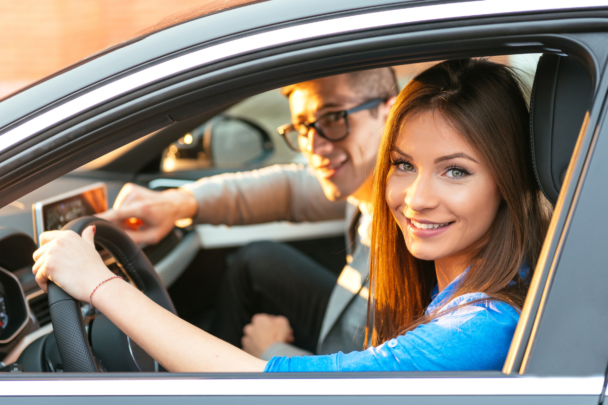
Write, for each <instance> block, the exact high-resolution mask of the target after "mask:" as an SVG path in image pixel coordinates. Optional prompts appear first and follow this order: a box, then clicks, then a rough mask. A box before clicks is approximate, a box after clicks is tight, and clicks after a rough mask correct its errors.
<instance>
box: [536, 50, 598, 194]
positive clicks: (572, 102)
mask: <svg viewBox="0 0 608 405" xmlns="http://www.w3.org/2000/svg"><path fill="white" fill-rule="evenodd" d="M592 91H593V89H592V84H591V77H590V76H589V74H588V73H587V71H586V70H585V68H584V67H583V66H582V65H581V64H580V63H578V62H577V61H576V60H574V59H572V58H569V57H567V56H560V55H554V54H545V55H543V56H542V57H541V58H540V60H539V62H538V67H537V70H536V76H535V77H534V86H533V88H532V100H531V102H530V120H531V121H530V132H531V133H530V136H531V139H532V159H533V161H534V170H535V172H536V179H537V180H538V183H539V186H540V188H541V190H542V191H543V193H544V194H545V196H546V197H547V198H548V199H549V201H551V203H552V204H554V205H555V203H556V201H557V196H558V194H559V190H560V189H561V187H562V182H563V181H564V177H565V176H566V170H567V169H568V164H569V163H570V158H571V156H572V152H573V151H574V146H575V144H576V140H577V138H578V134H579V132H580V130H581V126H582V124H583V120H584V118H585V113H586V111H587V107H588V106H589V103H590V101H591V96H592Z"/></svg>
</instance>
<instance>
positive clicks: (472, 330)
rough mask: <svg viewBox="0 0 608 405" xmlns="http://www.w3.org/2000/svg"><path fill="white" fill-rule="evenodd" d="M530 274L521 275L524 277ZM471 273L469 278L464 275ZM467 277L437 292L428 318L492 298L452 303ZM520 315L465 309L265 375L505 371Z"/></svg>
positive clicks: (495, 306)
mask: <svg viewBox="0 0 608 405" xmlns="http://www.w3.org/2000/svg"><path fill="white" fill-rule="evenodd" d="M522 271H523V272H525V271H527V268H524V269H521V270H520V274H521V273H522ZM465 273H466V272H465ZM465 273H462V274H461V275H460V276H458V277H457V278H456V279H454V280H453V281H452V282H451V283H450V284H449V285H448V286H447V287H446V288H445V289H444V290H443V291H441V293H439V294H437V288H435V291H434V292H433V300H432V302H431V304H430V305H429V306H428V307H427V309H426V313H427V314H429V313H431V312H433V311H436V310H437V309H441V310H442V311H443V310H445V309H449V308H453V307H456V306H458V305H461V304H466V303H470V302H473V301H475V300H478V299H480V298H487V295H486V294H483V293H472V294H465V295H462V296H459V297H456V298H454V299H451V297H452V295H453V293H454V291H455V290H456V289H457V287H458V283H459V281H460V280H461V279H462V277H464V274H465ZM518 321H519V313H518V312H517V311H516V310H515V309H514V308H513V307H511V306H510V305H509V304H506V303H504V302H499V301H490V300H488V301H482V302H475V303H472V304H470V305H466V306H463V307H461V308H458V309H457V310H454V311H453V312H449V313H447V314H444V315H441V316H439V317H437V318H435V319H434V320H433V321H431V322H429V323H427V324H424V325H420V326H418V327H417V328H416V329H414V330H412V331H410V332H406V333H405V335H402V336H398V337H397V338H395V339H391V340H389V341H387V342H384V343H383V344H381V345H380V346H378V347H371V348H369V349H367V350H365V351H362V352H352V353H348V354H344V353H342V352H339V353H336V354H331V355H326V356H302V357H273V358H272V359H270V361H269V362H268V364H267V365H266V368H265V369H264V371H265V372H303V371H315V372H325V371H449V370H452V371H459V370H461V371H464V370H500V369H502V367H503V363H504V361H505V359H506V357H507V352H508V351H509V346H510V345H511V339H512V338H513V333H514V332H515V327H516V326H517V322H518Z"/></svg>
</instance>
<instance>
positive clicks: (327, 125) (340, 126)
mask: <svg viewBox="0 0 608 405" xmlns="http://www.w3.org/2000/svg"><path fill="white" fill-rule="evenodd" d="M385 101H386V99H385V98H375V99H373V100H369V101H366V102H365V103H363V104H359V105H358V106H356V107H353V108H351V109H349V110H343V111H332V112H328V113H327V114H323V115H322V116H320V117H319V118H318V119H317V120H316V121H313V122H306V121H305V122H302V123H299V124H286V125H281V126H280V127H278V128H277V131H278V132H279V134H280V135H281V136H282V137H283V139H285V142H287V146H289V147H290V148H291V149H293V150H295V151H298V152H300V144H299V138H300V137H301V136H302V137H305V138H308V132H309V131H310V130H311V129H313V128H314V129H315V130H316V131H317V133H318V134H319V135H320V136H321V137H323V138H325V139H327V140H328V141H330V142H337V141H341V140H342V139H344V138H346V137H347V136H348V135H349V134H350V125H349V124H348V115H349V114H353V113H356V112H358V111H363V110H370V109H372V108H374V107H376V106H377V105H379V104H380V103H383V102H385Z"/></svg>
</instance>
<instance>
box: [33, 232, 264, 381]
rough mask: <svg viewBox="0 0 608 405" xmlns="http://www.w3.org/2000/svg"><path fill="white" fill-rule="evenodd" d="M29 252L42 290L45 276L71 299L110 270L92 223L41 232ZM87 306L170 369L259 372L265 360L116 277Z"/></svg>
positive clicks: (107, 275) (81, 296) (86, 297)
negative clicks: (37, 246)
mask: <svg viewBox="0 0 608 405" xmlns="http://www.w3.org/2000/svg"><path fill="white" fill-rule="evenodd" d="M40 240H41V244H42V247H41V248H40V249H38V250H37V251H36V252H35V253H34V260H36V263H35V265H34V267H33V269H32V270H33V272H34V274H35V275H36V281H37V282H38V284H39V285H40V287H41V288H42V289H43V290H44V291H47V282H48V280H51V281H53V282H55V283H56V284H57V285H59V286H60V287H61V288H63V289H64V291H66V292H67V293H68V294H70V295H71V296H72V297H74V298H75V299H78V300H80V301H88V300H89V296H90V294H91V292H92V291H93V290H94V289H95V287H97V286H98V285H99V284H100V283H101V282H103V281H104V280H107V279H108V278H110V277H113V276H114V274H113V273H112V272H111V271H110V270H109V269H108V268H107V267H106V266H105V265H104V264H103V262H102V260H101V258H100V257H99V254H98V253H97V252H96V251H95V248H94V242H93V240H94V227H89V228H87V229H85V231H84V232H83V235H82V237H80V236H78V235H77V234H76V233H74V232H72V231H53V232H45V233H43V234H42V235H41V238H40ZM92 302H93V305H94V306H95V307H96V308H98V309H99V310H100V311H101V312H102V313H103V314H104V315H106V316H107V317H108V319H110V321H112V322H113V323H114V324H115V325H116V326H117V327H118V328H120V330H122V331H123V332H124V333H125V334H126V335H127V336H129V337H130V338H131V339H133V340H134V341H135V342H137V344H139V345H140V346H141V347H142V348H143V349H144V350H145V351H146V352H147V353H148V354H149V355H150V356H152V357H153V358H154V359H156V360H157V361H158V362H159V363H160V364H162V365H163V367H165V368H166V369H167V370H169V371H172V372H262V371H264V367H265V365H266V362H265V361H262V360H259V359H257V358H255V357H253V356H251V355H249V354H247V353H245V352H243V351H242V350H240V349H237V348H236V347H234V346H232V345H230V344H228V343H226V342H224V341H222V340H220V339H217V338H215V337H213V336H211V335H209V334H208V333H206V332H204V331H202V330H200V329H198V328H197V327H195V326H193V325H190V324H189V323H187V322H185V321H184V320H182V319H180V318H178V317H177V316H175V315H173V314H172V313H170V312H169V311H167V310H165V309H164V308H162V307H161V306H159V305H157V304H156V303H154V302H153V301H152V300H150V299H149V298H148V297H146V296H145V295H144V294H143V293H141V292H140V291H139V290H137V289H136V288H135V287H132V286H131V285H130V284H128V283H126V282H124V281H121V280H119V279H116V280H111V281H109V282H107V283H104V284H103V285H101V286H100V287H99V288H98V289H97V290H96V291H95V294H94V295H93V299H92Z"/></svg>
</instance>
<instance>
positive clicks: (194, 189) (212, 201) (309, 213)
mask: <svg viewBox="0 0 608 405" xmlns="http://www.w3.org/2000/svg"><path fill="white" fill-rule="evenodd" d="M181 189H182V190H185V191H188V192H190V193H191V194H193V195H194V197H195V198H196V200H197V203H198V212H197V215H196V217H195V218H194V221H195V222H196V223H206V224H212V225H249V224H260V223H265V222H273V221H292V222H304V221H310V222H313V221H323V220H332V219H342V218H344V212H345V209H346V203H345V202H344V201H341V202H334V201H330V200H328V199H327V198H326V197H325V194H324V193H323V189H322V188H321V184H320V183H319V181H318V180H317V178H316V177H315V175H314V173H312V172H311V170H310V169H308V168H306V167H305V166H303V165H297V164H290V165H274V166H269V167H265V168H263V169H259V170H252V171H249V172H239V173H225V174H220V175H217V176H212V177H206V178H203V179H201V180H199V181H197V182H195V183H192V184H189V185H186V186H183V187H181Z"/></svg>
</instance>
